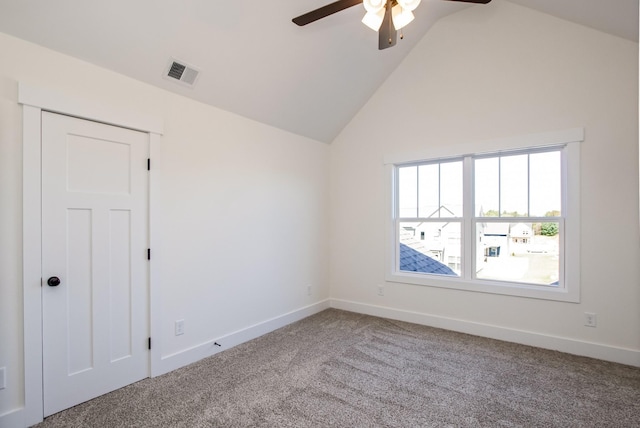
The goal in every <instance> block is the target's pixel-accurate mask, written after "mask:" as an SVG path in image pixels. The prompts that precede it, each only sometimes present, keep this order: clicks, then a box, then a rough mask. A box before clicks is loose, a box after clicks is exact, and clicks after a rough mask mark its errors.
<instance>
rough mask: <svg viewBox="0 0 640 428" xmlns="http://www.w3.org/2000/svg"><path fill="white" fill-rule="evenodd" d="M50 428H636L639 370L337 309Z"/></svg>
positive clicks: (65, 415) (58, 419)
mask: <svg viewBox="0 0 640 428" xmlns="http://www.w3.org/2000/svg"><path fill="white" fill-rule="evenodd" d="M37 426H38V427H42V428H49V427H640V369H639V368H634V367H629V366H624V365H619V364H613V363H607V362H603V361H598V360H593V359H589V358H583V357H575V356H571V355H567V354H562V353H559V352H553V351H545V350H541V349H537V348H532V347H527V346H521V345H515V344H511V343H505V342H500V341H495V340H490V339H483V338H478V337H474V336H469V335H465V334H459V333H453V332H449V331H444V330H439V329H434V328H429V327H424V326H419V325H414V324H408V323H403V322H398V321H390V320H386V319H381V318H375V317H370V316H365V315H359V314H353V313H349V312H344V311H338V310H335V309H330V310H326V311H324V312H322V313H319V314H317V315H314V316H312V317H309V318H307V319H304V320H302V321H299V322H297V323H294V324H292V325H289V326H287V327H285V328H282V329H280V330H277V331H275V332H273V333H270V334H267V335H265V336H262V337H260V338H258V339H256V340H253V341H251V342H248V343H245V344H243V345H240V346H237V347H235V348H232V349H229V350H226V351H224V352H221V353H219V354H217V355H215V356H213V357H210V358H207V359H205V360H202V361H200V362H198V363H195V364H192V365H190V366H188V367H185V368H182V369H179V370H176V371H174V372H171V373H168V374H166V375H164V376H160V377H157V378H155V379H146V380H143V381H141V382H138V383H136V384H133V385H130V386H128V387H126V388H123V389H121V390H118V391H115V392H112V393H110V394H107V395H104V396H102V397H100V398H97V399H95V400H92V401H89V402H87V403H84V404H81V405H78V406H76V407H74V408H72V409H69V410H66V411H64V412H61V413H58V414H56V415H53V416H50V417H48V418H47V419H46V420H45V421H44V422H43V423H42V424H40V425H37Z"/></svg>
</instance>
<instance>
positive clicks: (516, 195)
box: [500, 155, 529, 217]
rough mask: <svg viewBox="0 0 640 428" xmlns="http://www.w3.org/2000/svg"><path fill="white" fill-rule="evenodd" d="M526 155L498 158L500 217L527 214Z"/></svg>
mask: <svg viewBox="0 0 640 428" xmlns="http://www.w3.org/2000/svg"><path fill="white" fill-rule="evenodd" d="M527 164H528V162H527V155H518V156H504V157H501V158H500V209H501V210H502V212H501V214H500V216H501V217H521V216H527V215H528V211H529V210H528V208H527V205H528V196H529V188H528V166H527Z"/></svg>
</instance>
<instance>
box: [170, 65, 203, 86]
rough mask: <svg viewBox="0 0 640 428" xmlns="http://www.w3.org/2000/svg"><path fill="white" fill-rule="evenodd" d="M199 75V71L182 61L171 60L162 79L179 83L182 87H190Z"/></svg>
mask: <svg viewBox="0 0 640 428" xmlns="http://www.w3.org/2000/svg"><path fill="white" fill-rule="evenodd" d="M199 74H200V70H198V69H197V68H195V67H193V66H191V65H189V64H187V63H185V62H184V61H178V60H175V59H171V60H169V63H168V64H167V68H166V69H165V71H164V78H165V79H167V80H171V81H174V82H178V83H181V84H183V85H184V86H189V87H192V86H193V85H194V84H195V83H196V80H198V75H199Z"/></svg>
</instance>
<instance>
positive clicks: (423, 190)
mask: <svg viewBox="0 0 640 428" xmlns="http://www.w3.org/2000/svg"><path fill="white" fill-rule="evenodd" d="M418 183H419V184H418V186H419V191H418V192H419V195H418V197H419V198H420V199H419V208H418V210H419V213H418V217H424V218H429V217H438V203H439V199H440V195H439V189H440V179H439V177H438V164H431V165H421V166H420V167H418Z"/></svg>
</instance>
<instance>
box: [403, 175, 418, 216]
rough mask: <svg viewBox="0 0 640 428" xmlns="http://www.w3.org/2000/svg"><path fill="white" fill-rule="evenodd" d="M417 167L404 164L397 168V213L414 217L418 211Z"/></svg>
mask: <svg viewBox="0 0 640 428" xmlns="http://www.w3.org/2000/svg"><path fill="white" fill-rule="evenodd" d="M417 174H418V168H417V167H415V166H406V167H402V168H398V215H399V216H400V217H416V215H417V212H418V207H417V205H416V204H417V202H418V195H417V192H418V181H417V177H418V176H417Z"/></svg>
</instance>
